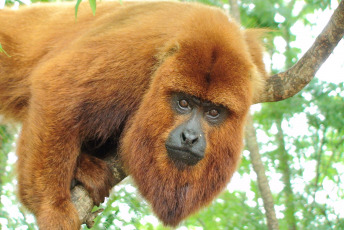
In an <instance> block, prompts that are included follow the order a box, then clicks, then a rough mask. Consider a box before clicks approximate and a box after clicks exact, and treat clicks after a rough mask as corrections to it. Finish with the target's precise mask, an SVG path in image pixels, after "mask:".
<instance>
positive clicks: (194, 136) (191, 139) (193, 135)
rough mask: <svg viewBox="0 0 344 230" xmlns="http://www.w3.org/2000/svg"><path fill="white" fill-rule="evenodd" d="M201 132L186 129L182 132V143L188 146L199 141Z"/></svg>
mask: <svg viewBox="0 0 344 230" xmlns="http://www.w3.org/2000/svg"><path fill="white" fill-rule="evenodd" d="M199 137H200V134H198V133H197V132H195V131H192V130H184V131H183V132H182V133H181V143H182V144H183V145H186V146H192V145H194V144H196V143H197V142H198V139H199Z"/></svg>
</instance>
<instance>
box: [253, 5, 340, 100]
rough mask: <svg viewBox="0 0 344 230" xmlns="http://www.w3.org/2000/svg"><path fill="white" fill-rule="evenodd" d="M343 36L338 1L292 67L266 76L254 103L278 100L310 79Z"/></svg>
mask: <svg viewBox="0 0 344 230" xmlns="http://www.w3.org/2000/svg"><path fill="white" fill-rule="evenodd" d="M343 35H344V1H341V2H340V3H339V5H338V7H337V9H336V10H335V11H334V13H333V15H332V17H331V19H330V21H329V22H328V23H327V25H326V27H325V28H324V29H323V31H322V32H321V33H320V34H319V36H318V37H317V38H316V40H315V42H314V43H313V45H312V47H311V48H309V49H308V51H307V52H306V53H305V54H304V55H303V57H302V58H301V59H300V60H299V61H298V62H297V63H296V64H295V65H294V66H293V67H291V68H290V69H288V70H287V71H285V72H282V73H279V74H275V75H273V76H271V77H270V78H268V79H267V81H266V86H265V90H264V93H263V94H262V95H261V96H260V98H257V99H255V102H254V103H262V102H273V101H281V100H284V99H287V98H289V97H292V96H294V95H295V94H297V93H298V92H299V91H301V90H302V89H303V88H304V87H305V86H306V85H307V84H308V83H309V82H310V81H311V80H312V79H313V77H314V75H315V73H316V72H317V71H318V69H319V68H320V66H321V65H322V64H323V63H324V62H325V61H326V59H327V58H328V56H330V54H331V53H332V51H333V50H334V48H335V47H336V46H337V44H338V42H339V41H340V40H341V39H342V37H343Z"/></svg>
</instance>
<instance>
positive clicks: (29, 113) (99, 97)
mask: <svg viewBox="0 0 344 230" xmlns="http://www.w3.org/2000/svg"><path fill="white" fill-rule="evenodd" d="M0 21H1V29H0V42H1V44H2V46H3V48H4V49H5V50H6V51H7V53H8V54H9V55H11V57H7V56H5V55H0V112H1V113H2V114H4V115H5V117H7V118H11V119H14V120H16V121H19V122H22V123H23V127H22V133H21V136H20V140H19V146H18V150H17V152H18V156H19V160H18V181H19V195H20V198H21V200H22V202H23V204H25V206H26V207H28V208H29V209H30V210H31V211H32V212H33V213H34V214H35V215H36V218H37V222H38V224H39V226H40V228H41V229H78V228H79V225H80V223H79V219H78V215H77V213H76V210H75V208H74V206H73V204H72V203H71V201H70V190H69V189H70V183H71V181H72V179H73V178H76V179H77V180H79V181H80V182H82V183H83V184H84V186H85V187H86V188H87V189H88V190H89V191H90V194H91V196H92V198H93V199H94V201H95V203H99V202H101V201H102V200H103V198H104V196H107V195H108V192H109V189H110V188H111V187H112V175H111V170H110V169H109V167H108V166H107V164H106V163H105V161H103V160H101V159H99V158H95V157H100V158H101V156H102V155H103V154H116V153H117V152H118V153H119V154H120V157H121V159H122V160H123V163H124V165H125V168H126V170H127V172H128V173H129V174H131V175H132V176H133V178H134V180H135V182H136V184H137V186H138V188H139V190H140V192H141V193H142V195H143V196H144V197H145V198H146V199H147V200H148V201H149V202H150V203H151V204H152V208H153V210H154V212H155V213H156V215H157V216H158V217H159V218H160V219H161V220H162V221H163V222H164V223H165V224H167V225H172V226H175V225H177V224H178V223H179V222H180V221H181V220H182V219H184V218H186V217H187V216H188V215H190V214H191V213H194V212H195V211H197V210H198V209H199V208H201V207H203V206H204V205H206V204H208V203H209V202H210V201H211V200H212V199H213V198H214V197H215V196H216V195H217V194H218V193H219V192H220V191H221V190H222V189H223V188H224V187H225V185H226V184H227V183H228V181H229V179H230V177H231V176H232V174H233V172H234V171H235V169H236V167H237V165H238V162H239V159H240V151H241V148H242V135H243V126H244V123H245V116H246V114H247V112H248V109H249V106H250V104H251V102H252V100H253V97H254V95H256V94H257V93H259V90H260V89H261V85H262V76H264V75H265V72H264V67H263V63H262V61H261V60H262V54H261V48H260V45H259V42H258V41H257V39H256V37H257V36H258V34H259V33H256V32H255V31H241V30H240V29H239V26H238V25H237V24H236V23H235V22H233V21H232V20H229V19H228V18H227V17H226V16H225V14H224V13H222V12H221V11H220V10H218V9H216V8H211V7H208V6H202V5H199V4H189V3H176V2H153V3H124V4H123V5H120V4H119V3H106V2H104V3H101V4H98V6H97V15H96V16H95V17H93V16H92V15H91V13H90V10H89V9H88V6H87V5H83V4H81V7H80V9H79V14H78V19H77V21H75V18H74V4H62V5H50V4H49V5H41V6H32V7H28V8H26V9H21V10H19V11H10V10H4V11H0ZM179 91H181V92H185V93H188V94H191V95H194V96H197V97H199V98H202V99H204V100H209V101H212V102H213V103H216V104H222V105H224V106H226V107H227V108H228V109H229V111H230V116H229V118H228V119H227V120H226V121H225V122H224V124H221V125H220V126H209V125H207V124H203V128H204V130H205V131H204V133H205V135H206V139H207V149H206V155H205V158H204V159H203V160H202V161H201V162H199V163H198V164H197V165H195V166H189V167H187V168H186V169H185V170H177V168H176V167H175V166H174V165H173V163H172V162H171V161H170V160H169V158H168V156H167V154H166V149H165V145H164V143H165V140H166V138H167V136H168V134H169V132H170V131H171V130H173V129H174V128H175V127H176V126H178V125H179V124H180V122H182V121H181V119H180V118H178V117H177V116H176V115H175V114H174V113H173V111H172V110H171V105H170V104H169V97H170V95H171V93H172V92H179Z"/></svg>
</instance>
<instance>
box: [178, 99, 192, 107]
mask: <svg viewBox="0 0 344 230" xmlns="http://www.w3.org/2000/svg"><path fill="white" fill-rule="evenodd" d="M178 105H179V107H180V108H182V109H189V108H190V105H189V102H188V101H187V100H185V99H181V100H179V101H178Z"/></svg>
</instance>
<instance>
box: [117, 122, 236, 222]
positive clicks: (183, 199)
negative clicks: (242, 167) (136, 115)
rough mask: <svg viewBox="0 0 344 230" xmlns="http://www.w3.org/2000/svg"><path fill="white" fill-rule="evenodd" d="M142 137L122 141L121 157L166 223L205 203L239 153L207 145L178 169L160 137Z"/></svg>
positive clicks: (228, 173) (216, 191)
mask: <svg viewBox="0 0 344 230" xmlns="http://www.w3.org/2000/svg"><path fill="white" fill-rule="evenodd" d="M140 131H142V130H141V129H140V128H137V129H136V130H135V132H132V134H134V135H135V136H136V137H139V136H140ZM145 132H146V134H144V135H146V137H147V131H146V130H145ZM144 135H142V136H144ZM142 136H141V138H130V140H131V141H130V143H128V141H124V148H123V149H126V151H125V153H122V155H123V156H122V159H123V161H124V164H125V166H126V168H127V169H128V171H129V173H130V175H131V176H132V177H133V179H134V181H135V183H136V185H137V186H138V189H139V191H140V192H141V194H142V195H143V197H144V198H145V199H146V200H147V201H148V202H149V203H150V204H151V206H152V209H153V211H154V213H155V214H156V215H157V217H158V218H159V219H160V220H161V221H162V222H163V223H164V224H165V225H169V226H176V225H178V224H179V223H180V222H181V221H182V220H183V219H185V218H186V217H187V216H189V215H191V214H192V213H194V212H196V211H197V210H199V209H200V208H202V207H204V206H205V205H207V204H209V203H210V202H211V201H212V200H213V199H214V198H215V197H216V196H217V195H218V194H219V193H220V192H221V191H222V189H223V188H224V187H225V186H226V184H227V183H228V182H229V180H230V178H231V176H232V175H233V173H234V171H235V169H236V165H237V163H238V158H239V157H238V156H239V155H240V148H239V149H237V150H234V149H231V148H229V147H228V146H225V145H223V143H222V146H221V145H219V144H218V143H215V144H213V145H212V144H210V149H211V150H212V151H208V152H207V153H206V157H205V158H204V159H203V160H201V161H200V162H199V163H198V164H197V165H195V166H186V167H183V169H182V170H181V169H178V168H177V167H176V165H175V164H174V163H173V161H172V160H170V159H169V158H168V155H167V152H166V149H165V147H164V143H163V140H161V141H156V139H155V142H153V141H152V140H154V138H152V137H150V138H149V137H147V138H146V139H145V138H142ZM233 151H234V152H233Z"/></svg>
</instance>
